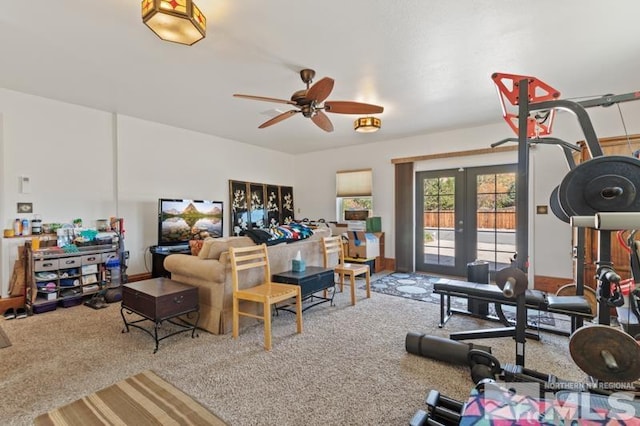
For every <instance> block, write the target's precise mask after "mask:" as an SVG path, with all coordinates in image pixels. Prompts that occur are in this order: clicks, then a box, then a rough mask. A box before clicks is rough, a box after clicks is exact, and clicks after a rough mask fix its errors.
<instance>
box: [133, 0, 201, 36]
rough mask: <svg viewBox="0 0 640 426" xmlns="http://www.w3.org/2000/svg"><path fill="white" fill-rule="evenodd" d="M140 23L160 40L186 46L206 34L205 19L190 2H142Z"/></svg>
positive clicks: (146, 0) (149, 0)
mask: <svg viewBox="0 0 640 426" xmlns="http://www.w3.org/2000/svg"><path fill="white" fill-rule="evenodd" d="M142 22H144V24H145V25H146V26H147V27H149V28H150V29H151V31H153V32H154V33H156V35H157V36H158V37H160V38H161V39H162V40H166V41H172V42H174V43H180V44H186V45H188V46H191V45H192V44H194V43H196V42H198V41H200V40H202V39H203V38H204V37H205V35H206V32H207V18H206V17H205V16H204V15H203V14H202V12H201V11H200V9H199V8H198V6H196V5H195V4H194V3H193V1H192V0H142Z"/></svg>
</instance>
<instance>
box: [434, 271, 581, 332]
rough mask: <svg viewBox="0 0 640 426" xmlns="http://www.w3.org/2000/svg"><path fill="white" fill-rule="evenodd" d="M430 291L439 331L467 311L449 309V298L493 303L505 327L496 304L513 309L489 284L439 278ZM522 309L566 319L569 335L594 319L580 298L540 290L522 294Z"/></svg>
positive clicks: (511, 303) (497, 288)
mask: <svg viewBox="0 0 640 426" xmlns="http://www.w3.org/2000/svg"><path fill="white" fill-rule="evenodd" d="M433 292H434V293H436V294H439V295H440V323H439V324H438V327H439V328H442V327H444V325H445V324H446V323H447V321H449V319H450V318H451V317H452V316H453V314H454V313H463V314H469V312H466V311H460V310H456V309H453V308H451V298H452V297H460V298H463V299H473V300H479V301H484V302H489V303H494V304H495V306H496V312H497V313H498V316H499V318H500V320H501V321H502V322H503V323H505V324H506V323H508V321H507V319H506V318H505V317H504V314H502V310H501V309H500V308H499V305H510V306H516V298H508V297H506V296H505V295H504V293H503V292H502V290H501V289H500V288H499V287H498V286H496V285H493V284H482V283H474V282H468V281H458V280H451V279H446V278H441V279H439V280H438V281H436V282H434V283H433ZM525 306H526V308H527V309H535V310H538V311H547V312H553V313H557V314H562V315H568V316H570V317H571V332H572V333H573V332H574V331H575V330H576V329H577V328H579V326H581V325H582V323H581V321H582V320H584V319H589V320H590V319H592V318H593V317H594V313H592V312H591V306H590V305H589V302H588V301H587V299H586V298H585V297H584V296H555V295H550V294H548V293H545V292H543V291H540V290H531V289H527V290H526V291H525ZM578 320H579V321H580V323H579V321H578ZM536 328H537V329H538V330H541V329H542V328H541V327H540V325H539V324H538V325H537V327H536ZM546 331H551V332H554V333H559V334H565V335H566V334H567V333H565V332H561V331H558V330H546Z"/></svg>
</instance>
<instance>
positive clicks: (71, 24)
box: [0, 0, 640, 153]
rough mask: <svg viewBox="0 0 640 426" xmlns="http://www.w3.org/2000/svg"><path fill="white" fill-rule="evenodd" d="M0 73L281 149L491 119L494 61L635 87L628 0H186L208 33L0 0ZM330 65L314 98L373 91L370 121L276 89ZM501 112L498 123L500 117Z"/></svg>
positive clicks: (77, 6)
mask: <svg viewBox="0 0 640 426" xmlns="http://www.w3.org/2000/svg"><path fill="white" fill-rule="evenodd" d="M1 4H2V7H1V8H0V40H1V42H0V64H1V65H0V87H4V88H8V89H13V90H17V91H20V92H25V93H31V94H35V95H39V96H44V97H47V98H53V99H58V100H61V101H65V102H70V103H73V104H78V105H85V106H88V107H92V108H97V109H100V110H105V111H110V112H117V113H120V114H125V115H129V116H133V117H139V118H142V119H146V120H151V121H156V122H161V123H166V124H169V125H173V126H177V127H182V128H187V129H192V130H195V131H199V132H203V133H207V134H211V135H216V136H220V137H223V138H228V139H233V140H237V141H241V142H246V143H249V144H253V145H258V146H262V147H265V148H269V149H274V150H279V151H283V152H289V153H303V152H312V151H317V150H323V149H330V148H335V147H342V146H347V145H355V144H364V143H369V142H375V141H383V140H392V139H397V138H402V137H406V136H412V135H417V134H423V133H430V132H434V131H440V130H445V129H451V128H458V127H469V126H475V125H481V124H486V123H492V122H498V121H500V120H502V118H501V111H500V105H499V101H498V97H497V95H496V91H495V88H494V86H493V83H492V81H491V79H490V76H491V74H492V73H494V72H505V73H513V74H523V75H530V76H535V77H537V78H539V79H540V80H542V81H544V82H546V83H548V84H550V85H551V86H553V87H555V88H556V89H558V90H560V92H561V93H562V98H574V97H585V96H592V95H601V94H605V93H616V94H621V93H628V92H633V91H635V90H639V89H640V78H639V75H640V72H639V71H640V25H638V16H640V2H639V1H638V0H614V1H602V0H563V1H557V0H533V1H523V0H457V1H451V0H402V1H389V0H321V1H313V2H312V1H304V0H269V1H266V0H196V4H197V5H198V6H199V7H200V9H201V10H202V11H203V13H204V14H205V15H206V16H207V18H208V30H207V37H206V38H205V39H204V40H202V41H200V42H198V43H196V44H195V45H193V46H191V47H188V46H182V45H179V44H174V43H169V42H164V41H161V40H160V39H159V38H158V37H157V36H155V35H154V34H153V33H152V32H151V31H150V30H149V29H148V28H147V27H146V26H145V25H143V24H142V21H141V18H140V1H139V0H56V1H52V0H2V1H1ZM302 68H313V69H315V70H316V72H317V73H316V79H315V81H317V80H318V79H319V78H321V77H325V76H329V77H332V78H334V79H335V87H334V89H333V92H332V93H331V95H330V96H329V98H328V100H353V101H359V102H367V103H374V104H380V105H383V106H384V107H385V111H384V113H382V114H380V115H378V117H379V118H381V119H382V129H381V130H380V131H379V132H377V133H375V134H358V133H356V132H354V131H353V120H354V119H355V118H357V116H353V115H342V114H327V115H328V116H329V117H330V118H331V120H332V122H333V125H334V127H335V131H334V132H332V133H326V132H324V131H322V130H321V129H319V128H318V127H316V126H315V125H314V124H313V122H311V120H309V119H307V118H304V117H303V116H302V115H301V114H297V115H295V116H294V117H292V118H290V119H288V120H285V121H283V122H281V123H278V124H276V125H274V126H271V127H268V128H265V129H258V125H260V124H261V123H262V122H264V121H266V120H268V119H269V118H271V117H272V116H273V114H274V111H275V110H276V108H277V109H279V110H280V111H286V110H288V109H289V107H288V105H284V104H277V103H268V102H260V101H252V100H245V99H238V98H233V97H232V94H233V93H244V94H252V95H260V96H267V97H274V98H281V99H289V97H290V96H291V94H292V93H293V92H294V91H296V90H299V89H303V88H304V84H303V83H302V81H301V80H300V77H299V74H298V72H299V70H300V69H302ZM505 126H506V124H505Z"/></svg>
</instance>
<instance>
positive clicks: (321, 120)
mask: <svg viewBox="0 0 640 426" xmlns="http://www.w3.org/2000/svg"><path fill="white" fill-rule="evenodd" d="M311 121H313V122H314V123H316V126H318V127H320V128H321V129H322V130H324V131H325V132H333V124H331V120H329V117H327V114H325V113H324V112H322V111H316V114H315V115H314V116H313V117H311Z"/></svg>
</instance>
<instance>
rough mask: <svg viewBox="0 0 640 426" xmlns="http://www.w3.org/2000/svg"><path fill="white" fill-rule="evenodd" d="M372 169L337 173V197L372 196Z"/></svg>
mask: <svg viewBox="0 0 640 426" xmlns="http://www.w3.org/2000/svg"><path fill="white" fill-rule="evenodd" d="M372 180H373V179H372V172H371V169H361V170H345V171H340V172H337V173H336V197H371V193H372V191H371V186H372V185H371V183H372Z"/></svg>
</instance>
